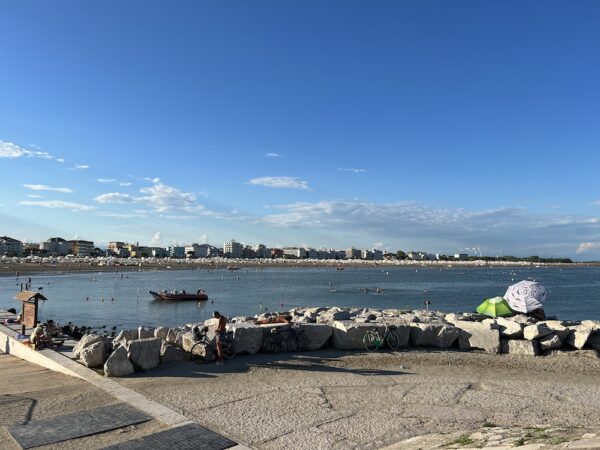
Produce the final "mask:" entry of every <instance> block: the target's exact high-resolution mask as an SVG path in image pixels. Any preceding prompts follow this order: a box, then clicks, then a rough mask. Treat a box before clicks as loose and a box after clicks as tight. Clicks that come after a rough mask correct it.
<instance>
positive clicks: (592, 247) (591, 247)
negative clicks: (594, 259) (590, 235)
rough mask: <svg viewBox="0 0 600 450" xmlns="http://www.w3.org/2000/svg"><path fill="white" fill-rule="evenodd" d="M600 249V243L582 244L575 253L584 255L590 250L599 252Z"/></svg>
mask: <svg viewBox="0 0 600 450" xmlns="http://www.w3.org/2000/svg"><path fill="white" fill-rule="evenodd" d="M599 249H600V242H582V243H581V244H579V245H578V246H577V250H575V253H577V254H579V253H584V252H587V251H590V250H599Z"/></svg>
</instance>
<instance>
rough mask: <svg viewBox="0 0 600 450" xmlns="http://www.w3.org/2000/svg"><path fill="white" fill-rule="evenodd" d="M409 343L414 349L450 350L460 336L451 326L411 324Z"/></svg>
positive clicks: (456, 329)
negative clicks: (434, 348) (435, 348)
mask: <svg viewBox="0 0 600 450" xmlns="http://www.w3.org/2000/svg"><path fill="white" fill-rule="evenodd" d="M410 327H411V328H410V342H411V344H412V345H413V346H415V347H437V348H450V347H452V345H454V343H455V342H456V340H457V339H458V336H459V335H460V331H459V330H458V328H456V327H455V326H453V325H447V324H443V323H411V324H410Z"/></svg>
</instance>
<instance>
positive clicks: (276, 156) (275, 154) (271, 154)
mask: <svg viewBox="0 0 600 450" xmlns="http://www.w3.org/2000/svg"><path fill="white" fill-rule="evenodd" d="M265 156H266V157H267V158H273V159H275V158H283V155H280V154H279V153H265Z"/></svg>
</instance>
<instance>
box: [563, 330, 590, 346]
mask: <svg viewBox="0 0 600 450" xmlns="http://www.w3.org/2000/svg"><path fill="white" fill-rule="evenodd" d="M569 329H570V330H571V334H569V336H567V340H566V343H567V344H569V345H570V346H571V347H574V348H576V349H577V350H581V349H582V348H583V347H584V346H585V344H586V343H587V341H588V339H589V337H590V335H591V334H592V332H593V331H594V329H593V328H591V327H587V326H585V325H575V326H573V327H569Z"/></svg>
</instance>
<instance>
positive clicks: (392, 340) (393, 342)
mask: <svg viewBox="0 0 600 450" xmlns="http://www.w3.org/2000/svg"><path fill="white" fill-rule="evenodd" d="M385 342H387V345H388V347H389V348H391V349H392V350H398V347H400V338H399V337H398V335H397V334H396V332H395V331H394V330H388V333H387V336H386V338H385Z"/></svg>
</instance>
